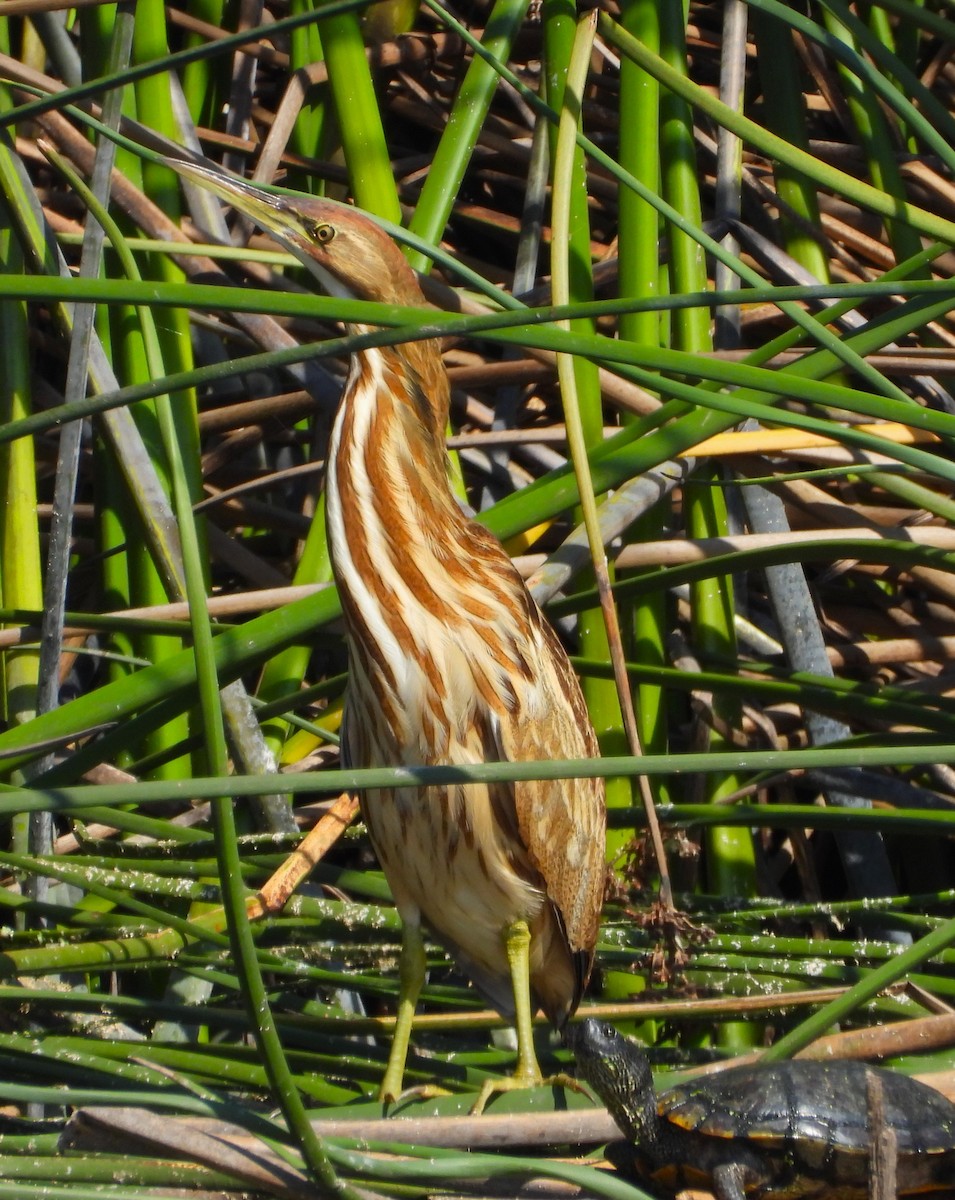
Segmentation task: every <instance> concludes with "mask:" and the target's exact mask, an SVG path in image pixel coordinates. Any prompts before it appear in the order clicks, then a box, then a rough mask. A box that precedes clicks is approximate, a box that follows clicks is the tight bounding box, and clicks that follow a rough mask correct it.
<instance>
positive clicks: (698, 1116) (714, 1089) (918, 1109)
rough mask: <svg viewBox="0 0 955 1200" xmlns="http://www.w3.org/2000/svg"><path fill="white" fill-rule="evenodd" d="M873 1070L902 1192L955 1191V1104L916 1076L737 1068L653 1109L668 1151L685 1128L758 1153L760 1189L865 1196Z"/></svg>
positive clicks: (831, 1068)
mask: <svg viewBox="0 0 955 1200" xmlns="http://www.w3.org/2000/svg"><path fill="white" fill-rule="evenodd" d="M873 1074H874V1075H875V1077H876V1078H877V1079H878V1082H879V1084H880V1090H881V1094H882V1108H883V1112H884V1125H885V1127H886V1128H888V1129H890V1130H892V1132H893V1134H894V1135H895V1139H896V1171H897V1179H898V1190H899V1193H900V1194H901V1195H906V1194H915V1193H919V1192H924V1191H931V1190H937V1189H941V1188H943V1187H945V1188H955V1105H952V1103H951V1102H950V1101H948V1100H947V1099H946V1098H945V1097H944V1096H942V1095H941V1094H940V1093H939V1092H937V1091H936V1090H935V1089H934V1088H930V1087H928V1086H926V1085H925V1084H922V1083H919V1082H918V1080H915V1079H912V1078H910V1077H909V1076H907V1075H900V1074H897V1073H895V1072H893V1071H883V1070H873V1068H871V1067H868V1066H866V1065H865V1064H864V1063H859V1062H810V1061H805V1060H797V1061H794V1062H783V1063H777V1064H773V1065H769V1064H767V1065H766V1066H743V1067H733V1068H730V1069H729V1070H726V1071H720V1072H718V1073H716V1074H713V1075H707V1076H703V1077H701V1078H699V1079H695V1080H692V1081H690V1082H687V1083H683V1084H680V1085H679V1086H677V1087H674V1088H671V1089H670V1090H669V1091H667V1092H664V1093H663V1094H662V1095H661V1096H660V1097H659V1098H658V1102H657V1110H658V1112H659V1114H660V1117H661V1118H662V1119H663V1121H664V1122H666V1123H668V1125H669V1127H670V1130H671V1133H670V1136H669V1137H668V1138H667V1139H666V1140H667V1142H668V1143H669V1145H670V1148H671V1149H672V1148H674V1147H677V1148H679V1144H680V1143H679V1141H678V1140H677V1139H678V1138H679V1137H680V1136H682V1135H681V1131H687V1132H689V1133H690V1134H691V1137H690V1139H688V1140H689V1142H690V1143H694V1142H696V1138H698V1137H704V1138H722V1139H732V1140H735V1141H736V1142H738V1143H740V1149H742V1147H743V1146H744V1145H745V1146H747V1147H748V1149H750V1150H752V1151H753V1152H755V1154H756V1155H757V1156H758V1159H759V1161H760V1162H761V1163H762V1164H763V1166H764V1169H765V1171H766V1174H767V1177H768V1178H767V1182H766V1184H765V1185H764V1186H762V1187H758V1188H757V1189H756V1194H765V1195H772V1196H787V1195H791V1196H808V1195H812V1194H813V1188H812V1184H811V1181H812V1180H819V1181H820V1184H823V1183H824V1184H825V1185H826V1186H825V1195H826V1196H827V1197H828V1196H836V1195H845V1196H847V1197H848V1196H855V1195H865V1194H866V1192H867V1184H868V1180H869V1171H870V1161H871V1144H870V1143H871V1134H870V1116H869V1104H870V1101H869V1079H870V1076H871V1075H873ZM665 1127H666V1126H664V1128H665ZM692 1135H695V1136H692ZM697 1144H698V1143H697ZM686 1149H687V1150H688V1151H689V1150H690V1145H689V1144H688V1145H687V1147H686ZM679 1157H682V1155H680V1156H679ZM693 1166H694V1164H693V1158H692V1154H690V1155H688V1156H687V1158H686V1161H685V1162H684V1163H683V1164H682V1167H683V1169H682V1170H680V1171H679V1172H678V1174H679V1175H681V1176H682V1177H684V1178H688V1177H689V1176H692V1175H693V1174H694V1170H693ZM833 1189H841V1190H835V1191H834V1190H833ZM820 1190H823V1189H822V1188H821V1189H820ZM953 1195H955V1192H953Z"/></svg>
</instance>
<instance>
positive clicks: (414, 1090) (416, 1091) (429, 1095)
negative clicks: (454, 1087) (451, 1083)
mask: <svg viewBox="0 0 955 1200" xmlns="http://www.w3.org/2000/svg"><path fill="white" fill-rule="evenodd" d="M451 1095H453V1093H452V1092H449V1091H448V1089H447V1088H443V1087H438V1085H437V1084H436V1083H419V1084H416V1085H415V1086H414V1087H409V1088H405V1089H404V1091H403V1092H399V1093H398V1095H397V1096H391V1095H388V1094H386V1092H385V1085H384V1084H382V1085H381V1087H380V1088H379V1089H378V1099H379V1100H380V1101H381V1102H382V1104H383V1105H384V1106H385V1108H390V1106H391V1105H392V1104H404V1103H405V1102H406V1101H407V1100H436V1099H437V1098H438V1097H439V1096H451Z"/></svg>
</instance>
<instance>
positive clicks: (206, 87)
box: [84, 0, 228, 127]
mask: <svg viewBox="0 0 955 1200" xmlns="http://www.w3.org/2000/svg"><path fill="white" fill-rule="evenodd" d="M189 8H190V12H191V13H193V15H194V16H196V17H198V18H199V20H201V21H205V22H206V23H207V24H209V25H212V26H214V27H216V28H219V29H221V28H222V27H223V26H222V22H223V19H224V16H225V3H224V0H194V3H192V4H191V5H190V6H189ZM84 20H85V14H84ZM183 40H184V42H185V45H186V46H187V47H188V48H191V47H194V46H201V45H202V44H203V40H202V38H200V37H199V35H198V34H193V33H187V34H186V35H185V38H184V39H183ZM179 78H180V80H181V81H182V91H183V95H184V96H185V99H186V106H187V107H188V109H189V112H190V114H191V115H192V120H193V123H194V124H195V125H206V126H210V127H211V126H212V125H213V124H214V122H215V119H216V114H217V113H219V112H220V111H221V109H222V103H223V101H224V99H225V97H226V95H227V94H228V93H227V90H226V88H227V83H226V80H227V76H226V73H225V71H224V68H223V64H222V62H212V63H209V62H207V61H206V60H205V59H200V60H198V61H196V62H191V63H187V64H186V65H185V66H184V67H183V69H182V70H181V71H180V72H179Z"/></svg>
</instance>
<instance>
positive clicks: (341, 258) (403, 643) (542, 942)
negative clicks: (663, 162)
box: [175, 164, 605, 1104]
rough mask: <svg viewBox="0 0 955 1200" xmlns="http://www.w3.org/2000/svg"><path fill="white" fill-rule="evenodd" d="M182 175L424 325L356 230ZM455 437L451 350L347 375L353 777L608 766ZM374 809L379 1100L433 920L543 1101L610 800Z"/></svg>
mask: <svg viewBox="0 0 955 1200" xmlns="http://www.w3.org/2000/svg"><path fill="white" fill-rule="evenodd" d="M175 166H176V169H177V170H179V171H180V172H181V173H182V174H183V175H185V176H187V177H189V178H191V179H194V180H195V181H196V182H197V183H200V184H202V185H203V186H205V187H207V188H210V189H211V190H212V191H214V192H216V193H217V194H218V195H220V196H222V197H223V198H224V199H226V200H228V201H230V202H231V203H232V204H233V205H234V206H235V207H236V208H237V209H239V211H240V212H243V213H245V214H246V215H248V216H249V217H251V218H252V220H254V221H255V222H256V223H257V224H259V225H260V226H262V228H264V229H265V230H267V231H268V232H269V233H271V234H272V235H273V236H274V237H276V238H277V239H278V240H279V241H280V242H282V243H283V244H284V245H285V246H286V247H287V248H288V249H289V250H290V251H291V252H292V253H293V254H294V255H295V256H296V258H298V259H299V260H300V261H301V262H302V263H303V264H304V265H305V266H306V267H307V268H308V269H309V271H310V272H311V273H312V274H313V275H314V276H316V277H317V278H318V280H319V281H320V283H321V284H322V285H323V287H324V288H325V289H326V290H327V291H329V292H331V293H333V294H334V295H338V296H347V297H353V298H360V299H364V300H374V301H379V302H385V303H392V304H400V305H423V304H424V303H425V301H424V297H423V295H422V293H421V290H420V288H419V286H418V283H417V280H416V278H415V275H414V272H413V271H412V270H411V268H410V267H409V265H408V263H407V262H406V261H405V259H404V257H403V255H402V254H401V253H400V251H399V250H398V248H397V246H396V245H395V244H394V242H393V241H392V240H391V239H390V238H389V237H388V236H387V235H386V234H385V233H384V232H383V231H382V230H381V229H379V228H378V226H377V225H375V224H374V223H373V222H372V221H370V220H369V219H368V218H366V217H364V216H362V215H360V214H359V213H358V212H356V211H355V210H354V209H349V208H346V207H344V206H342V205H338V204H334V203H329V202H327V201H323V200H316V199H312V198H307V197H304V196H298V197H295V198H294V199H290V198H286V197H281V198H280V197H277V196H273V195H271V194H269V193H267V192H264V191H261V190H260V189H258V188H255V187H252V186H250V185H248V184H246V183H244V182H242V181H240V180H237V179H233V178H231V177H230V178H227V177H225V176H222V175H220V174H218V173H217V172H213V171H209V170H207V169H202V168H198V167H194V166H190V165H182V164H175ZM356 328H364V327H363V326H356ZM447 419H448V378H447V374H446V372H445V369H444V365H443V363H442V361H441V356H440V352H439V347H438V344H437V343H436V342H434V341H419V342H409V343H407V344H405V345H401V346H384V347H378V348H366V349H363V350H360V351H358V352H357V353H356V354H355V355H354V357H353V358H352V362H351V370H350V372H349V375H348V380H347V383H346V385H345V391H344V395H343V397H342V401H341V405H340V407H339V410H338V415H337V417H336V420H335V424H334V428H333V431H332V437H331V444H330V447H329V453H328V468H327V474H326V481H325V490H326V511H327V519H328V532H329V538H330V543H331V554H332V565H333V568H334V573H335V579H336V582H337V584H338V589H339V592H340V595H341V600H342V605H343V609H344V615H345V626H346V632H347V636H348V652H349V671H350V679H349V687H348V693H347V698H346V703H345V721H344V728H343V743H342V749H343V757H344V759H345V761H346V762H348V763H349V764H350V765H352V766H372V765H377V766H406V765H412V764H413V765H418V764H435V763H444V764H469V763H481V762H485V761H500V760H505V761H507V760H526V759H562V758H582V757H591V756H594V755H596V754H597V753H598V750H597V740H596V737H595V736H594V732H593V728H592V726H591V723H590V719H589V717H588V714H587V709H586V706H585V704H584V700H583V696H582V695H581V691H580V687H579V685H578V683H577V679H576V677H575V675H574V673H573V670H572V668H571V666H570V663H569V662H568V660H567V656H566V654H565V653H564V650H563V647H562V646H561V644H560V642H559V641H558V640H557V637H556V635H555V634H554V632H553V630H552V629H551V627H550V626H549V625H548V624H547V622H546V621H545V619H544V617H543V616H542V614H541V612H540V610H539V608H538V607H537V605H536V604H535V602H534V601H533V599H532V598H531V596H530V595H529V594H528V592H527V589H526V588H525V587H524V584H523V581H522V580H521V578H520V576H519V575H518V573H517V571H516V570H515V568H514V567H513V565H512V563H511V561H510V559H509V558H508V556H507V554H506V553H505V551H504V549H503V547H502V546H501V545H500V543H499V542H498V541H497V540H496V539H495V538H494V537H493V536H492V535H491V534H490V533H489V532H488V531H487V530H486V529H484V528H483V527H482V526H480V525H478V524H476V523H475V522H473V521H471V520H468V519H467V517H465V516H464V515H463V513H462V512H461V509H460V507H459V505H458V503H457V501H456V500H455V497H454V494H453V492H452V490H451V487H450V485H449V482H448V474H447V459H446V454H445V448H444V432H445V426H446V422H447ZM361 804H362V811H363V813H364V817H365V821H366V824H367V827H368V832H369V835H370V837H371V841H372V844H373V846H374V848H375V851H376V853H377V855H378V858H379V860H380V862H381V865H382V868H383V870H384V872H385V876H386V877H387V879H388V883H389V885H390V887H391V890H392V893H393V895H394V899H395V904H396V905H397V908H398V912H399V914H400V916H401V920H402V930H403V932H402V945H401V955H400V960H399V979H400V991H399V1000H398V1018H397V1024H396V1027H395V1033H394V1037H393V1040H392V1047H391V1055H390V1058H389V1061H388V1067H387V1070H386V1072H385V1077H384V1080H383V1082H382V1086H381V1096H382V1098H383V1099H385V1100H386V1101H387V1100H394V1099H396V1098H397V1096H398V1095H399V1093H400V1091H401V1084H402V1077H403V1074H404V1067H405V1059H406V1057H407V1051H408V1041H409V1036H410V1033H411V1024H412V1019H413V1016H414V1010H415V1006H416V1003H417V999H418V994H419V992H420V989H421V986H422V984H423V982H424V976H425V954H424V945H423V941H422V934H421V922H422V920H423V921H425V922H426V923H427V925H428V926H429V927H430V928H431V930H432V931H433V932H434V933H435V934H436V936H437V937H438V939H439V940H440V941H441V942H442V943H443V944H444V945H445V946H446V947H447V948H448V949H449V950H450V951H451V953H452V954H453V955H454V957H455V958H456V959H457V961H458V962H459V964H460V965H461V967H462V968H463V969H464V970H465V971H466V972H467V974H468V975H469V976H470V977H471V979H472V980H473V981H474V983H475V984H476V985H477V987H478V988H479V989H480V990H481V991H482V992H483V993H484V994H485V995H486V996H487V997H488V999H489V1000H490V1001H491V1002H492V1003H493V1004H494V1005H495V1007H496V1008H498V1009H499V1010H500V1012H501V1013H502V1014H503V1015H505V1016H508V1017H514V1018H515V1021H516V1026H517V1036H518V1063H517V1070H516V1073H515V1076H514V1078H513V1080H509V1081H503V1086H505V1087H506V1086H516V1085H530V1084H533V1083H537V1082H540V1081H541V1073H540V1068H539V1067H538V1064H537V1059H536V1056H535V1053H534V1044H533V1037H532V1030H531V1016H532V1009H531V995H532V994H533V996H534V998H535V1000H536V1001H537V1002H538V1003H539V1004H540V1006H541V1007H542V1008H543V1010H544V1012H545V1013H546V1014H547V1016H548V1017H549V1018H550V1020H551V1021H552V1022H553V1023H554V1024H555V1025H557V1026H558V1027H560V1026H562V1025H563V1024H564V1023H565V1022H566V1021H567V1019H568V1017H570V1016H571V1014H572V1013H573V1012H574V1010H575V1009H576V1007H577V1005H578V1003H579V1001H580V997H581V993H582V991H583V989H584V986H585V985H586V983H587V979H588V977H589V975H590V969H591V965H592V962H593V953H594V942H595V940H596V935H597V925H598V920H599V916H600V904H601V898H602V891H603V881H604V869H605V868H604V828H605V811H604V797H603V785H602V782H601V781H599V780H582V781H579V782H573V783H567V782H562V781H548V782H530V783H515V784H493V785H468V786H462V785H453V786H451V785H449V786H441V787H437V786H434V787H421V788H417V789H415V788H401V789H397V790H394V791H391V790H378V791H369V792H366V793H365V795H364V797H363V798H362V802H361ZM498 1086H499V1085H498V1084H495V1085H493V1086H491V1087H490V1088H489V1089H488V1091H493V1090H497V1087H498ZM483 1099H486V1094H485V1093H482V1098H481V1100H479V1104H480V1103H482V1102H483Z"/></svg>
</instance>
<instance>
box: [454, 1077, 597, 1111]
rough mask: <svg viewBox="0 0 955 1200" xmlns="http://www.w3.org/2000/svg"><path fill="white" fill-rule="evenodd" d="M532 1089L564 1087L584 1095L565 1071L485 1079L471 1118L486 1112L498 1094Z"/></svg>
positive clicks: (582, 1090) (579, 1085)
mask: <svg viewBox="0 0 955 1200" xmlns="http://www.w3.org/2000/svg"><path fill="white" fill-rule="evenodd" d="M530 1087H562V1088H570V1090H571V1091H572V1092H581V1093H584V1088H583V1087H582V1086H581V1084H580V1083H578V1082H577V1080H576V1079H574V1077H573V1076H572V1075H565V1074H564V1073H563V1071H560V1072H558V1074H556V1075H547V1076H544V1075H541V1074H540V1072H539V1071H538V1072H537V1073H535V1074H533V1075H529V1074H517V1075H505V1076H504V1077H503V1078H502V1079H485V1081H484V1083H483V1084H482V1085H481V1090H480V1091H479V1092H478V1097H477V1099H476V1100H475V1101H474V1103H473V1104H472V1105H471V1116H472V1117H476V1116H478V1115H479V1114H480V1113H482V1112H484V1106H485V1105H486V1104H487V1102H488V1100H490V1098H491V1097H492V1096H494V1095H496V1094H497V1093H498V1092H516V1091H517V1090H518V1088H530Z"/></svg>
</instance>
